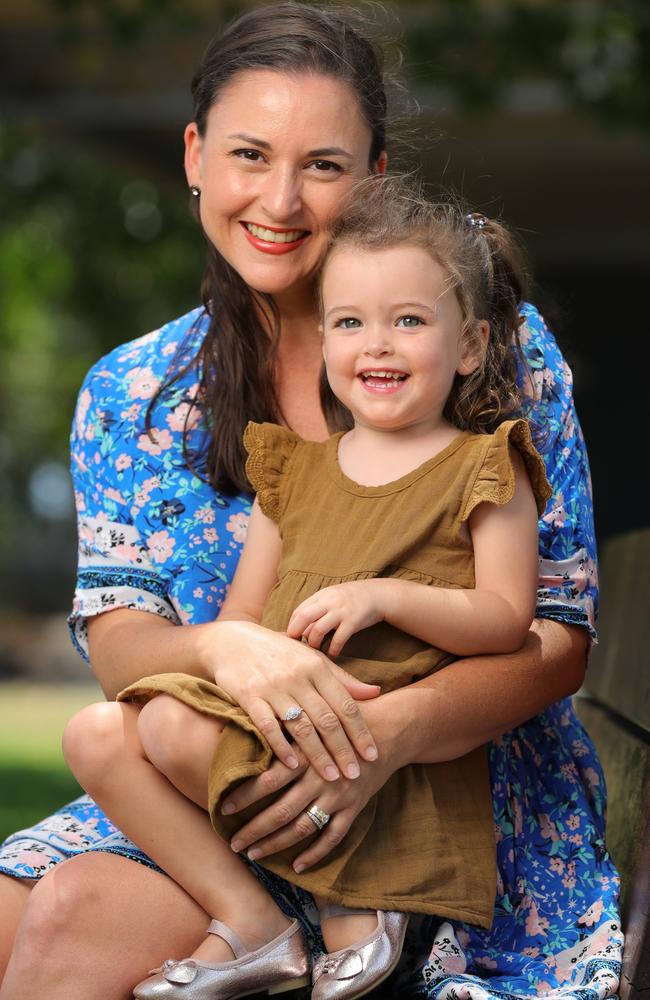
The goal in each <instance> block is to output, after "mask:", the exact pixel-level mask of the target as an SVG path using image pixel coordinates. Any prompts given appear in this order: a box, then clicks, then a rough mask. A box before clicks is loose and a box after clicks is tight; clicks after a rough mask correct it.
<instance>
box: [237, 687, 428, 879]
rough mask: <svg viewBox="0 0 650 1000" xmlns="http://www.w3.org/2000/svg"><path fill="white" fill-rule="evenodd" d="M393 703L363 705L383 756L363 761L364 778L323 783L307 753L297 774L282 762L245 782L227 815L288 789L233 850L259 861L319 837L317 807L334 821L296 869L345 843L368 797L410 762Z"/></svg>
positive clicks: (246, 828) (239, 835) (299, 859)
mask: <svg viewBox="0 0 650 1000" xmlns="http://www.w3.org/2000/svg"><path fill="white" fill-rule="evenodd" d="M387 700H388V702H387ZM391 700H392V699H391V695H386V696H384V697H381V698H377V699H373V700H372V701H366V702H364V703H363V706H362V711H363V714H364V716H367V721H368V724H369V725H370V727H371V728H372V729H373V731H375V730H376V732H377V736H378V742H379V746H380V755H379V758H378V760H376V761H373V762H370V763H366V762H365V761H364V762H362V763H361V774H360V776H359V777H358V778H357V780H356V781H349V780H347V779H346V778H339V780H338V781H336V782H326V781H323V779H322V778H321V777H320V775H319V774H318V773H317V772H316V771H315V769H314V768H313V767H311V766H310V765H308V763H307V761H306V760H305V758H304V757H303V756H302V755H301V760H300V765H299V770H298V771H297V772H296V771H295V770H290V769H289V768H287V767H286V766H285V765H284V764H283V763H282V762H281V761H279V760H276V761H274V762H273V764H272V765H271V767H270V768H269V770H268V771H266V772H265V773H264V774H261V775H260V776H259V777H257V778H250V779H249V780H248V781H244V782H243V783H242V784H241V785H239V786H238V787H237V788H236V789H235V790H234V791H233V792H231V793H230V794H229V795H228V798H227V799H226V800H225V801H224V802H223V804H222V809H223V812H224V813H226V814H229V815H230V814H234V813H236V812H239V811H240V810H241V809H245V808H246V807H247V806H249V805H252V804H254V803H255V802H259V801H260V799H263V798H264V797H265V796H267V795H269V794H271V793H275V792H281V791H282V789H286V791H284V792H282V794H280V795H278V796H277V798H276V799H275V801H274V802H273V803H272V804H271V805H270V806H267V808H266V809H264V810H263V811H262V812H260V813H258V814H257V816H255V817H254V818H253V819H252V820H250V822H249V823H247V824H246V825H245V826H243V827H242V828H241V829H240V830H238V831H237V833H236V834H235V835H234V837H233V838H232V841H231V847H232V848H233V850H234V851H237V852H239V851H244V850H245V851H247V853H248V856H249V857H250V858H251V859H252V860H258V859H259V858H263V857H266V856H267V855H269V854H273V853H275V852H276V851H279V850H282V849H283V848H285V847H290V846H292V845H294V844H298V843H300V841H301V840H305V839H306V838H307V837H311V836H312V835H313V833H314V829H315V827H314V823H313V822H312V820H311V819H310V818H309V816H307V815H306V809H307V808H308V807H309V806H311V805H317V806H318V807H319V809H322V810H323V811H324V812H326V813H328V814H329V815H330V816H331V819H330V820H329V822H328V823H327V824H326V826H325V827H324V829H323V831H322V833H321V834H320V836H319V837H318V838H317V839H316V840H315V841H314V842H313V843H312V844H310V845H309V847H308V848H307V849H306V850H305V851H303V853H302V854H300V855H298V857H297V858H296V860H295V861H294V869H295V871H296V872H298V871H303V870H304V869H305V868H309V867H311V866H312V865H314V864H316V863H317V862H318V861H321V860H322V859H323V858H324V857H325V856H326V855H327V854H329V852H330V851H331V850H332V848H333V847H335V846H336V845H337V844H339V843H340V842H341V841H342V840H343V838H344V837H345V835H346V834H347V832H348V830H349V829H350V826H351V825H352V822H353V820H354V819H355V818H356V817H357V816H358V815H359V813H360V812H361V810H362V809H363V807H364V806H365V805H366V803H367V802H368V799H370V798H371V796H373V795H374V794H375V793H376V792H378V791H379V789H380V788H382V787H383V786H384V785H385V783H386V782H387V781H388V779H389V778H390V776H391V775H392V774H393V773H394V772H395V771H396V770H398V769H399V768H400V767H402V766H403V765H404V764H405V763H407V760H408V755H409V754H410V753H411V748H410V747H409V746H408V743H409V741H408V740H404V739H403V735H402V734H403V725H404V720H400V719H397V720H395V719H394V718H392V717H390V718H386V709H385V708H383V707H382V702H387V704H388V703H390V702H391ZM397 714H398V715H399V713H397ZM404 745H405V746H404ZM298 752H299V751H298Z"/></svg>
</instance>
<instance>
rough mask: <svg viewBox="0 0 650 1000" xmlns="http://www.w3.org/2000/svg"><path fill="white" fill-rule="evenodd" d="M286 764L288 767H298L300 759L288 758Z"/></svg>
mask: <svg viewBox="0 0 650 1000" xmlns="http://www.w3.org/2000/svg"><path fill="white" fill-rule="evenodd" d="M286 763H287V767H298V758H297V757H293V756H290V757H287V762H286Z"/></svg>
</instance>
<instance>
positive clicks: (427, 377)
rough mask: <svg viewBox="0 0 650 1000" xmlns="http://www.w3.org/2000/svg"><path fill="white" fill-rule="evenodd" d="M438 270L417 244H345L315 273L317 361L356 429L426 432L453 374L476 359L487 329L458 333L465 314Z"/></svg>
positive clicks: (436, 421)
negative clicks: (318, 277) (319, 323)
mask: <svg viewBox="0 0 650 1000" xmlns="http://www.w3.org/2000/svg"><path fill="white" fill-rule="evenodd" d="M447 285H448V281H447V275H446V272H445V271H444V269H443V268H442V267H441V265H440V264H439V263H438V262H437V261H436V260H434V259H433V257H432V256H431V255H430V254H429V253H427V251H426V250H423V249H422V248H421V247H415V246H404V245H402V246H398V247H391V248H389V249H386V250H360V249H359V248H357V247H342V248H341V249H340V250H335V251H334V252H333V254H332V256H331V257H330V258H329V259H328V261H327V264H326V266H325V271H324V274H323V277H322V302H323V335H324V336H323V356H324V358H325V365H326V367H327V376H328V379H329V383H330V386H331V387H332V391H333V392H334V394H335V395H336V396H337V397H338V398H339V399H340V400H341V402H342V403H344V404H345V406H347V407H348V409H349V410H350V411H351V412H352V414H353V416H354V419H355V423H356V424H357V425H363V426H367V427H373V428H375V429H379V430H386V431H397V430H404V429H406V428H411V429H416V428H417V429H418V430H420V431H422V432H423V433H427V432H428V431H432V430H435V429H436V428H437V427H439V426H440V425H441V424H444V425H446V422H445V421H444V420H443V417H442V412H443V409H444V406H445V403H446V402H447V398H448V397H449V394H450V392H451V387H452V385H453V381H454V377H455V375H456V373H457V372H458V373H460V374H463V375H467V374H469V373H470V372H472V371H474V370H475V369H476V368H477V367H478V366H479V364H480V363H481V360H482V357H483V353H484V349H485V344H486V343H487V337H488V333H489V330H488V325H487V323H482V324H481V329H480V331H479V336H478V337H476V338H472V341H471V346H470V344H469V342H468V341H467V338H464V337H463V336H461V329H462V319H463V317H462V312H461V308H460V305H459V304H458V299H457V298H456V296H455V294H454V292H453V291H452V290H449V289H448V287H447Z"/></svg>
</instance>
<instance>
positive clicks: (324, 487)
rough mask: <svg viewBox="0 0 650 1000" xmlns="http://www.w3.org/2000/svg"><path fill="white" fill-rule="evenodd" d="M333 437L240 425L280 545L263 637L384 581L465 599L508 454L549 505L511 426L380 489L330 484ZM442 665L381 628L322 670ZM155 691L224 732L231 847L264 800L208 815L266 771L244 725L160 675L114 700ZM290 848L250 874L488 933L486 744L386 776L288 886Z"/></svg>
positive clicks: (419, 672) (509, 475)
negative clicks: (355, 589)
mask: <svg viewBox="0 0 650 1000" xmlns="http://www.w3.org/2000/svg"><path fill="white" fill-rule="evenodd" d="M340 437H341V434H335V435H334V436H333V437H331V438H329V439H328V440H327V441H325V442H309V441H303V440H302V439H301V438H300V437H299V436H298V435H297V434H295V433H293V432H292V431H290V430H288V429H286V428H284V427H279V426H277V425H275V424H254V423H249V425H248V427H247V428H246V432H245V436H244V443H245V445H246V448H247V450H248V453H249V458H248V463H247V472H248V476H249V479H250V482H251V484H252V486H253V488H254V489H255V490H256V492H257V496H258V499H259V503H260V506H261V508H262V511H263V512H264V513H265V514H266V515H267V516H268V517H271V518H273V520H275V521H277V523H278V525H279V528H280V533H281V536H282V559H281V563H280V567H279V571H278V582H277V583H276V585H275V587H274V588H273V590H272V592H271V594H270V596H269V598H268V601H267V604H266V608H265V610H264V615H263V618H262V625H264V626H266V627H267V628H271V629H274V630H276V631H280V632H284V631H285V630H286V627H287V624H288V621H289V618H290V616H291V613H292V612H293V610H294V608H295V607H296V606H297V605H298V604H300V603H301V601H303V600H305V598H307V597H309V596H311V595H312V594H314V593H315V592H316V591H318V590H321V589H322V588H323V587H327V586H329V585H331V584H336V583H342V582H344V581H347V580H365V579H372V578H374V577H394V578H400V579H403V580H414V581H416V582H418V583H421V584H423V585H425V586H434V587H454V588H471V587H473V586H474V559H473V552H472V545H471V541H470V538H469V533H468V531H467V528H466V524H465V522H466V521H467V518H468V517H469V515H470V513H471V511H472V510H473V509H474V507H476V505H477V504H479V503H481V502H484V501H486V502H489V503H496V504H505V503H507V502H508V501H509V500H510V499H511V498H512V496H513V492H514V486H515V473H514V468H513V465H512V460H511V454H510V447H511V446H514V447H515V448H517V449H518V451H519V452H520V454H521V455H522V457H523V460H524V462H525V465H526V469H527V472H528V475H529V477H530V480H531V484H532V486H533V490H534V492H535V497H536V501H537V506H538V510H539V512H540V514H541V512H542V511H543V509H544V506H545V503H546V500H547V499H548V496H549V494H550V488H549V486H548V483H547V480H546V476H545V472H544V465H543V462H542V459H541V458H540V456H539V455H538V453H537V451H536V450H535V448H534V447H533V444H532V441H531V437H530V430H529V427H528V424H527V422H526V421H524V420H515V421H507V422H504V423H503V424H502V425H501V426H500V427H499V428H498V430H497V431H496V432H495V433H494V434H472V433H469V432H459V434H458V436H457V437H456V438H455V439H454V440H453V441H452V442H451V444H450V445H448V446H447V447H446V448H444V449H443V450H442V451H441V452H439V454H437V455H436V456H434V457H433V458H431V459H429V460H428V461H427V462H424V464H422V465H421V466H419V467H418V468H417V469H414V470H413V471H412V472H410V473H408V474H407V475H405V476H402V477H401V478H400V479H398V480H396V481H395V482H389V483H386V484H385V485H382V486H361V485H359V484H357V483H355V482H353V481H352V480H351V479H349V478H348V477H347V476H346V475H345V474H344V473H343V472H342V471H341V469H340V467H339V465H338V461H337V448H338V442H339V439H340ZM323 648H324V650H325V651H326V648H327V647H326V645H325V646H324V647H323ZM453 659H455V657H454V656H452V655H450V654H449V653H447V652H445V651H443V650H440V649H437V648H436V647H433V646H430V645H428V644H427V643H425V642H423V641H421V640H420V639H416V638H414V637H413V636H411V635H408V634H406V633H405V632H402V631H401V630H399V629H397V628H395V627H393V626H392V625H389V624H388V623H386V622H381V623H379V624H377V625H373V626H372V627H371V628H367V629H364V630H363V631H361V632H359V633H357V634H356V635H354V636H352V637H351V638H350V640H349V641H348V643H347V644H346V646H345V649H344V652H343V654H342V655H340V656H338V657H337V658H336V662H337V663H339V664H340V665H341V666H342V667H344V668H345V669H346V670H348V671H349V672H350V673H352V674H354V675H355V677H358V678H359V679H360V680H364V681H367V682H369V683H377V684H380V685H381V689H382V693H386V692H389V691H392V690H394V689H396V688H400V687H403V686H404V685H407V684H410V683H411V682H413V681H415V680H417V679H418V678H421V677H426V676H427V675H428V674H431V673H432V672H434V671H436V670H439V669H440V668H441V667H444V666H445V665H446V664H448V663H450V662H451V661H452V660H453ZM477 669H480V668H478V667H477ZM160 693H165V694H169V695H172V696H174V697H176V698H178V699H180V700H181V701H183V702H185V703H186V704H188V705H190V706H191V707H192V708H194V709H196V710H198V711H199V712H203V713H205V714H208V715H213V716H215V717H217V718H219V719H222V720H226V721H227V723H228V724H227V725H226V727H225V728H224V731H223V734H222V736H221V739H220V741H219V744H218V746H217V749H216V752H215V755H214V759H213V761H212V766H211V771H210V778H209V807H210V816H211V819H212V823H213V826H214V828H215V830H216V831H217V833H218V834H219V835H220V836H221V837H223V838H224V839H226V840H230V838H231V837H232V835H233V834H234V832H235V831H236V830H237V829H239V828H240V827H241V826H242V825H243V823H244V822H245V821H246V819H248V818H249V817H250V816H252V815H254V813H256V812H259V811H260V809H262V808H264V807H265V806H266V805H268V803H269V801H271V799H270V798H267V799H266V800H265V801H264V802H262V803H257V804H256V805H255V807H251V808H250V809H249V810H248V811H243V812H241V813H238V814H237V815H235V816H230V817H227V816H223V815H222V814H221V812H220V803H221V802H222V800H223V798H224V797H225V796H226V794H227V793H228V792H229V791H231V790H232V789H233V787H234V786H235V785H237V784H238V783H240V782H241V781H243V780H245V779H246V778H249V777H252V776H255V775H259V774H261V773H262V772H263V771H264V770H266V769H267V768H268V766H269V765H270V763H271V760H272V756H273V755H272V753H271V750H270V748H269V746H268V744H267V742H266V740H265V739H264V737H263V736H262V734H261V733H260V732H259V731H258V730H257V729H256V728H255V726H254V725H253V723H252V722H251V720H250V718H249V717H248V716H247V715H246V713H245V712H244V711H243V710H242V709H241V708H240V707H239V706H238V705H236V704H234V703H233V701H232V699H231V698H230V697H229V695H228V694H227V693H226V692H224V691H223V690H222V689H221V688H219V687H218V686H217V685H215V684H213V683H210V682H209V681H205V680H201V679H199V678H194V677H189V676H187V675H185V674H161V675H157V676H155V677H149V678H145V679H143V680H142V681H139V682H137V683H136V684H133V685H131V686H130V687H129V688H127V689H126V690H125V691H123V692H122V693H121V694H120V696H119V697H120V699H121V700H132V701H137V702H145V701H147V700H149V699H150V698H152V697H155V696H156V695H157V694H160ZM315 835H316V833H315ZM304 849H305V841H303V842H302V843H300V844H299V845H297V846H295V847H292V848H290V849H287V850H284V851H281V852H279V853H277V854H275V855H273V856H272V857H267V858H264V859H263V860H262V862H261V863H262V864H263V866H264V867H265V868H268V869H270V870H271V871H273V872H275V873H276V874H278V875H280V876H282V877H284V878H286V879H287V880H288V881H289V882H292V883H293V884H294V885H299V886H301V887H303V888H304V889H306V890H308V891H310V892H312V893H315V894H318V895H321V896H324V897H326V898H327V899H329V900H330V901H332V902H336V903H340V904H343V905H346V906H354V907H363V908H369V909H381V910H402V911H408V912H414V913H429V914H436V915H438V916H444V917H449V918H452V919H456V920H464V921H467V922H469V923H473V924H478V925H480V926H482V927H487V928H489V927H490V925H491V922H492V914H493V906H494V899H495V892H496V851H495V837H494V821H493V816H492V799H491V793H490V783H489V776H488V766H487V750H486V747H484V746H483V747H480V748H478V749H476V750H474V751H473V752H472V753H469V754H467V755H466V756H464V757H461V758H459V759H456V760H451V761H447V762H444V763H438V764H411V765H408V766H407V767H403V768H401V769H400V770H398V771H397V772H396V773H395V774H394V775H393V776H392V777H391V778H389V780H388V781H387V782H386V784H385V785H384V786H383V788H381V789H380V791H379V792H377V793H376V795H374V796H373V797H372V798H371V799H370V800H369V801H368V803H367V804H366V805H365V806H364V807H363V809H362V810H361V812H360V813H359V815H358V816H357V818H356V819H355V820H354V822H353V823H352V826H351V828H350V830H349V832H348V834H347V836H346V837H345V838H344V840H343V842H342V843H341V844H339V845H338V846H337V847H336V848H334V850H333V851H332V852H331V853H330V854H329V855H328V856H327V857H326V858H325V859H324V860H323V861H322V862H321V863H320V864H318V865H317V866H316V867H315V868H313V869H310V870H308V871H305V872H302V873H301V874H300V875H298V874H296V873H295V872H294V871H293V869H292V867H291V863H292V861H293V860H294V859H295V857H296V856H297V855H298V853H299V852H300V851H302V850H304Z"/></svg>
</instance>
